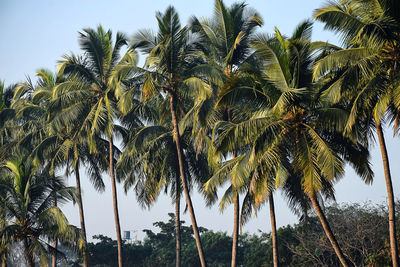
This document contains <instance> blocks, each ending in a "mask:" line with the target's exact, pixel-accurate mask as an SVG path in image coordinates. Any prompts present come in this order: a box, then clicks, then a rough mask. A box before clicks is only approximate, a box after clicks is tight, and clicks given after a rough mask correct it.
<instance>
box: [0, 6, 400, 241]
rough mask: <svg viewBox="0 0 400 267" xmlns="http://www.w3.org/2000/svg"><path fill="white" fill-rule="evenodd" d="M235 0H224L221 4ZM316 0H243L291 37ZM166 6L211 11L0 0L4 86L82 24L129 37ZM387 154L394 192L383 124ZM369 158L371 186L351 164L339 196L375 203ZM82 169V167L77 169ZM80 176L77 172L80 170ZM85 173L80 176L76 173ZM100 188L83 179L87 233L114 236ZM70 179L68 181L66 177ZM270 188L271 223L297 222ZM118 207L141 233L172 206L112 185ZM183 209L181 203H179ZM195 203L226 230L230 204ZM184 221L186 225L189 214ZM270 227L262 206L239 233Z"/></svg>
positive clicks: (399, 171) (398, 185) (378, 171)
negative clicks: (145, 204)
mask: <svg viewBox="0 0 400 267" xmlns="http://www.w3.org/2000/svg"><path fill="white" fill-rule="evenodd" d="M233 2H234V1H228V0H225V4H226V5H230V4H231V3H233ZM323 2H324V1H320V0H306V1H298V0H280V1H276V0H275V1H273V0H251V1H250V0H249V1H247V3H248V5H249V6H250V7H252V8H254V9H256V10H257V11H258V12H259V13H260V15H261V17H262V18H263V19H264V26H263V27H262V28H261V31H263V32H268V33H271V32H272V31H273V28H274V26H277V27H278V28H279V29H280V31H281V32H282V33H284V34H287V35H290V34H291V33H292V32H293V30H294V28H295V26H296V25H297V24H298V23H299V22H300V21H302V20H304V19H307V18H311V15H312V11H313V9H315V8H318V7H320V6H321V5H322V4H323ZM168 5H174V6H175V7H176V9H177V10H178V12H179V14H180V17H181V21H182V24H185V23H186V22H187V21H188V19H189V17H190V16H192V15H196V16H197V17H209V16H211V15H212V13H213V6H214V1H213V0H198V1H189V0H176V1H167V0H152V1H134V0H125V1H121V0H114V1H105V0H69V1H61V0H35V1H32V0H0V29H1V39H0V79H1V80H4V81H5V83H6V85H9V84H11V83H15V82H18V81H22V80H24V78H25V76H27V75H28V76H31V77H34V75H35V71H36V70H37V69H39V68H48V69H50V70H53V71H55V70H56V66H57V60H60V59H61V57H62V55H64V54H69V53H70V52H74V53H80V51H79V46H78V41H77V40H78V39H77V38H78V31H80V30H82V29H83V28H86V27H92V28H94V27H96V26H97V25H99V24H101V25H102V26H103V27H104V28H105V29H112V30H113V32H114V33H116V32H117V31H122V32H124V33H126V34H127V35H128V36H131V35H132V34H133V33H135V32H136V31H137V30H139V29H143V28H150V29H154V30H156V20H155V16H154V15H155V12H156V11H162V12H163V11H164V10H165V8H166V7H167V6H168ZM313 39H314V40H322V41H330V42H335V43H336V42H337V41H336V40H337V39H336V38H335V37H334V36H333V34H332V33H330V32H324V31H322V26H321V24H318V23H316V24H315V26H314V35H313ZM386 137H387V141H388V149H389V156H390V160H391V168H392V177H393V182H394V183H393V185H394V191H395V196H396V197H398V195H399V190H400V181H399V176H400V165H399V163H398V158H399V155H400V154H399V153H400V140H399V139H398V137H396V138H395V139H394V138H393V137H392V131H391V129H387V132H386ZM371 151H372V152H371V153H372V154H373V157H372V163H373V168H374V170H375V181H374V184H373V186H368V185H364V184H363V183H362V182H361V181H360V179H359V178H358V177H357V176H356V175H355V174H354V172H353V171H352V170H350V169H349V168H346V175H345V176H344V178H343V180H342V181H340V182H339V183H338V184H337V186H336V191H337V200H338V202H365V201H371V202H373V203H382V202H384V201H385V200H386V197H385V196H386V188H385V183H384V177H383V171H382V167H381V165H382V162H381V158H380V152H379V150H378V149H377V148H373V149H372V150H371ZM82 174H83V173H82ZM83 176H84V175H83ZM83 178H85V176H84V177H83ZM104 180H105V182H106V185H107V189H106V190H107V192H106V193H103V194H99V193H97V192H95V191H94V190H93V189H92V186H91V185H90V183H89V182H88V181H87V179H83V184H82V186H83V190H84V207H85V216H86V223H87V232H88V236H89V237H90V236H92V235H94V234H100V233H101V234H105V235H108V236H111V237H113V238H115V230H114V229H115V228H114V219H113V213H112V199H111V194H110V193H109V191H111V188H110V184H109V177H108V176H107V175H104ZM70 183H71V184H74V179H70ZM279 195H280V194H279V193H277V196H278V197H277V200H276V213H277V224H278V226H282V225H286V224H288V223H295V222H296V221H297V219H296V217H294V216H293V215H292V214H291V212H290V211H289V210H288V207H287V206H286V204H285V202H284V200H283V199H282V198H280V197H279ZM182 203H184V199H182ZM119 208H120V218H121V227H122V230H136V231H138V232H137V234H138V237H139V238H142V237H143V233H142V232H141V230H142V229H154V228H153V227H152V225H151V223H153V222H155V221H158V220H164V219H166V218H167V213H169V212H173V211H174V208H173V205H172V203H171V200H170V199H169V198H168V197H166V196H161V197H160V199H159V200H158V202H157V203H156V204H155V205H154V206H153V207H152V209H151V210H143V209H141V208H140V207H138V206H137V205H136V199H135V196H134V194H133V192H128V193H127V195H125V194H124V193H123V191H122V188H119ZM182 208H183V206H182ZM194 208H195V211H196V216H197V219H198V224H199V225H201V226H204V227H206V228H210V229H213V230H222V231H228V232H229V233H230V232H231V231H232V221H233V216H232V214H233V211H232V209H233V208H228V209H227V210H226V211H225V212H224V213H223V214H221V213H220V212H219V211H218V208H217V207H216V206H215V207H212V208H211V209H208V208H204V201H203V200H202V199H201V197H200V196H199V195H195V196H194ZM63 209H64V211H65V213H66V214H67V216H68V218H69V220H70V222H71V223H73V224H76V225H79V215H78V209H77V206H72V205H66V206H64V208H63ZM183 219H184V220H185V221H186V222H187V223H188V224H189V223H190V220H189V217H188V215H184V216H183ZM257 229H261V230H263V231H269V230H270V223H269V215H268V212H267V209H265V208H264V209H262V210H261V211H260V212H259V214H258V216H257V218H254V219H252V220H251V221H250V222H249V223H248V224H247V225H246V226H245V227H244V228H243V230H244V231H248V232H251V233H253V232H257Z"/></svg>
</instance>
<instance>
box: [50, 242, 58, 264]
mask: <svg viewBox="0 0 400 267" xmlns="http://www.w3.org/2000/svg"><path fill="white" fill-rule="evenodd" d="M53 247H54V249H55V250H54V254H53V257H52V259H51V266H53V267H57V239H56V240H54V241H53Z"/></svg>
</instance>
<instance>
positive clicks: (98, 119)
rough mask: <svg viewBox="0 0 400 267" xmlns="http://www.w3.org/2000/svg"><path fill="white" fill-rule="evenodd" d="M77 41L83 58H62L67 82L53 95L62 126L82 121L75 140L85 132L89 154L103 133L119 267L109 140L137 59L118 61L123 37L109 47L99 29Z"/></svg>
mask: <svg viewBox="0 0 400 267" xmlns="http://www.w3.org/2000/svg"><path fill="white" fill-rule="evenodd" d="M79 41H80V46H81V48H82V50H83V51H84V52H85V55H84V57H79V56H75V55H71V56H65V60H63V61H61V62H60V63H61V65H60V68H59V70H60V74H62V75H65V77H67V79H66V80H67V81H65V82H63V83H61V84H60V85H58V86H57V87H56V89H55V90H56V93H55V95H56V96H57V97H58V98H59V100H58V103H61V104H62V107H63V110H62V112H63V116H64V120H65V122H64V123H65V124H66V125H70V126H71V125H73V124H74V123H75V120H77V119H78V120H79V119H82V123H81V124H80V126H79V127H80V129H79V130H78V131H77V132H76V133H75V136H76V137H79V138H82V136H83V134H84V133H85V132H89V133H90V134H89V139H90V142H89V143H90V152H93V153H95V151H96V145H95V144H96V142H97V141H96V140H94V138H95V137H97V136H98V134H99V133H103V134H104V135H105V136H106V138H107V139H108V154H109V155H108V160H109V161H108V162H109V166H108V169H109V172H110V179H111V187H112V196H113V209H114V220H115V230H116V235H117V244H118V265H119V267H122V265H123V264H122V239H121V229H120V223H119V212H118V200H117V189H116V178H115V175H114V161H115V158H116V157H117V156H118V155H117V152H118V151H116V148H115V146H114V141H113V136H114V130H115V128H118V126H116V121H117V119H118V118H119V112H118V106H117V99H118V98H119V97H120V95H121V94H123V92H124V90H125V84H124V83H123V81H124V80H126V79H127V78H128V77H129V76H130V75H131V72H132V70H133V69H134V67H135V65H136V60H137V59H136V55H135V54H134V53H133V52H132V51H131V50H128V51H127V52H126V53H125V55H124V56H123V57H122V58H121V59H120V50H121V48H122V47H123V46H124V45H126V44H127V41H126V38H125V36H124V35H123V34H122V33H117V36H116V41H115V43H113V40H112V32H111V31H110V30H109V31H107V32H105V31H104V30H103V28H102V27H101V26H98V28H97V30H93V29H84V30H83V32H81V33H80V37H79ZM69 79H70V80H69ZM78 164H79V161H75V165H76V166H78ZM75 169H76V168H75ZM77 173H78V171H76V172H75V174H77Z"/></svg>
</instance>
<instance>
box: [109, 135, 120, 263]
mask: <svg viewBox="0 0 400 267" xmlns="http://www.w3.org/2000/svg"><path fill="white" fill-rule="evenodd" d="M109 144H110V148H109V152H110V155H109V157H110V178H111V187H112V196H113V208H114V220H115V231H116V234H117V244H118V266H119V267H122V266H123V264H122V238H121V227H120V225H119V213H118V200H117V187H116V182H115V177H114V162H113V159H114V157H113V140H112V137H110V138H109Z"/></svg>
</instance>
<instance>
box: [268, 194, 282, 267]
mask: <svg viewBox="0 0 400 267" xmlns="http://www.w3.org/2000/svg"><path fill="white" fill-rule="evenodd" d="M268 202H269V216H270V217H271V236H272V258H273V262H274V267H278V266H279V261H278V237H277V234H276V219H275V205H274V197H273V196H272V192H271V194H270V195H269V199H268Z"/></svg>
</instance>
